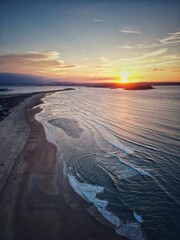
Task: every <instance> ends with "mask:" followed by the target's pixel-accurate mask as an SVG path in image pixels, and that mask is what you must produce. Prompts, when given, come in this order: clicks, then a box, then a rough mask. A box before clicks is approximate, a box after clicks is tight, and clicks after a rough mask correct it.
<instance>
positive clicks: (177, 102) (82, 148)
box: [36, 86, 180, 240]
mask: <svg viewBox="0 0 180 240" xmlns="http://www.w3.org/2000/svg"><path fill="white" fill-rule="evenodd" d="M43 101H44V103H43V104H41V105H40V107H41V108H42V111H41V112H40V113H38V114H36V119H37V120H38V121H40V122H41V123H42V124H43V126H44V128H45V132H46V136H47V138H48V140H49V141H51V142H53V143H54V144H55V145H56V146H57V149H58V154H57V162H60V161H63V166H64V168H63V173H64V178H66V179H67V180H68V181H69V183H70V186H71V187H72V188H73V189H74V191H75V192H76V193H77V194H78V195H79V196H81V197H82V198H83V199H85V200H86V201H87V202H89V203H91V205H92V207H94V208H95V209H96V210H97V211H98V212H99V213H100V214H101V215H102V216H103V218H104V219H106V220H107V222H109V223H110V224H111V225H112V227H114V229H115V230H116V232H117V234H119V235H122V236H125V237H128V238H130V239H132V240H141V239H147V240H156V239H157V240H176V239H177V240H178V239H180V228H179V225H180V141H179V140H180V124H179V123H180V87H179V86H165V87H162V86H161V87H160V86H159V87H155V89H153V90H137V91H125V90H122V89H100V88H76V89H75V90H74V91H67V92H66V91H64V92H57V93H54V94H52V95H47V96H46V97H45V98H43ZM57 169H58V168H57ZM57 171H58V170H57ZM91 214H92V213H91Z"/></svg>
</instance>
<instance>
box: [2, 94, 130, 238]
mask: <svg viewBox="0 0 180 240" xmlns="http://www.w3.org/2000/svg"><path fill="white" fill-rule="evenodd" d="M44 95H45V93H38V94H34V95H33V96H31V97H29V98H27V99H26V100H25V101H23V102H21V104H20V105H19V106H16V107H15V108H13V110H12V113H11V114H10V115H9V116H8V117H6V118H5V119H4V120H3V121H2V122H0V133H2V134H1V137H0V151H1V156H0V169H1V171H0V239H1V240H16V239H18V240H19V239H21V240H25V239H26V240H34V239H37V240H46V239H47V240H51V239H52V240H56V239H58V240H59V239H60V240H94V239H97V240H111V239H112V240H116V239H125V238H123V237H120V236H118V235H117V234H116V233H115V230H114V229H113V228H112V227H111V226H108V224H107V223H106V221H105V220H103V219H101V220H102V222H103V221H104V223H106V224H102V223H101V222H100V221H97V220H96V218H98V219H99V218H101V216H100V215H99V214H98V213H96V211H95V210H94V209H93V207H92V205H90V204H89V203H87V202H85V201H84V200H83V199H82V198H80V197H79V196H78V195H77V194H76V193H75V192H74V191H73V189H72V188H71V187H70V186H69V183H68V180H67V179H65V178H64V176H63V159H61V160H58V162H57V158H56V154H57V151H56V147H55V146H54V145H53V144H52V143H49V142H48V141H47V139H46V137H45V132H44V128H43V126H42V125H41V124H40V123H39V122H37V121H36V120H35V118H34V114H36V113H37V112H39V111H40V108H38V107H37V108H32V107H33V106H35V105H37V104H38V103H39V102H40V99H41V98H42V97H43V96H44ZM62 117H63V116H62ZM58 159H60V158H58ZM89 212H91V213H92V212H93V214H95V215H96V218H95V217H94V216H92V215H91V214H89Z"/></svg>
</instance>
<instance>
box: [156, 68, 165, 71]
mask: <svg viewBox="0 0 180 240" xmlns="http://www.w3.org/2000/svg"><path fill="white" fill-rule="evenodd" d="M163 70H164V69H163V68H154V69H153V71H163Z"/></svg>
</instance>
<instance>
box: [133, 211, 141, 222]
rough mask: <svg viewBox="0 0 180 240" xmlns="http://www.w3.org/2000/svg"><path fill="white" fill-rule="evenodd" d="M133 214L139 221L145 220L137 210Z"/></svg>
mask: <svg viewBox="0 0 180 240" xmlns="http://www.w3.org/2000/svg"><path fill="white" fill-rule="evenodd" d="M133 215H134V218H135V219H136V220H137V221H138V222H140V223H142V222H143V219H142V217H141V216H140V215H138V214H137V213H136V212H133Z"/></svg>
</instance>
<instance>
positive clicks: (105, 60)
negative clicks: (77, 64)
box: [99, 57, 108, 62]
mask: <svg viewBox="0 0 180 240" xmlns="http://www.w3.org/2000/svg"><path fill="white" fill-rule="evenodd" d="M99 60H100V62H107V61H108V59H107V58H105V57H100V58H99Z"/></svg>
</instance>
